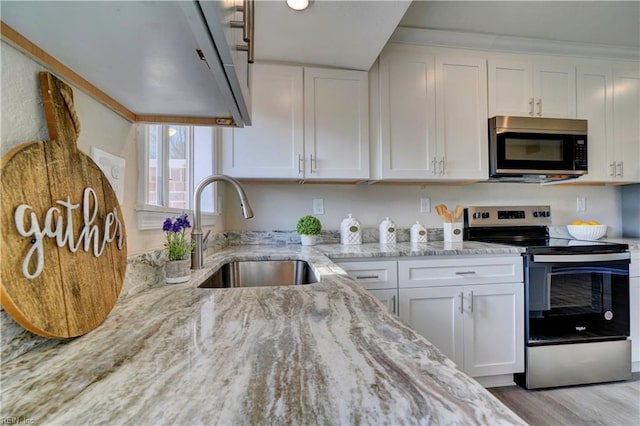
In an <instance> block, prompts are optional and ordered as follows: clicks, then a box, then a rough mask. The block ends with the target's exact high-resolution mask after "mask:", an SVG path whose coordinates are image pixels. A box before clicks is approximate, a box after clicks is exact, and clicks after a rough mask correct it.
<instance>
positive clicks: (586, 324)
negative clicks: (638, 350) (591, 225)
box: [526, 253, 629, 345]
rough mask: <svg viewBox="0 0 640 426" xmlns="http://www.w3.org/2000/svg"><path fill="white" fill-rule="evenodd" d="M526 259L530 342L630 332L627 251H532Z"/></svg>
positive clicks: (579, 339) (612, 337) (581, 339)
mask: <svg viewBox="0 0 640 426" xmlns="http://www.w3.org/2000/svg"><path fill="white" fill-rule="evenodd" d="M526 264H527V274H526V285H527V311H528V325H527V335H528V340H529V344H530V345H532V344H553V343H561V342H586V341H601V340H615V339H626V337H627V336H628V335H629V254H628V253H608V254H582V253H581V254H565V255H532V256H529V258H528V259H527V263H526Z"/></svg>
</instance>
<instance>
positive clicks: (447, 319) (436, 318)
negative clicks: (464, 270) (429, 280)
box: [398, 286, 464, 367]
mask: <svg viewBox="0 0 640 426" xmlns="http://www.w3.org/2000/svg"><path fill="white" fill-rule="evenodd" d="M398 294H399V296H400V306H399V307H400V318H401V319H402V321H404V322H405V323H406V324H408V325H409V326H410V327H411V328H413V329H414V330H415V331H416V332H418V334H420V335H422V336H424V337H425V338H426V339H427V340H429V341H430V342H431V343H433V344H434V345H435V346H436V347H437V348H438V349H439V350H440V351H441V352H442V353H443V354H444V355H446V356H447V357H449V358H451V359H452V360H453V361H454V362H455V363H456V364H458V366H460V367H462V365H463V361H464V358H463V345H464V336H463V318H464V315H463V313H462V297H463V287H458V286H451V287H430V288H412V289H402V288H401V289H400V290H399V291H398Z"/></svg>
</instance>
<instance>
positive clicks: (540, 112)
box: [536, 98, 542, 117]
mask: <svg viewBox="0 0 640 426" xmlns="http://www.w3.org/2000/svg"><path fill="white" fill-rule="evenodd" d="M536 105H538V117H540V116H541V115H542V98H539V99H538V102H536Z"/></svg>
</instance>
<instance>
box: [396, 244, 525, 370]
mask: <svg viewBox="0 0 640 426" xmlns="http://www.w3.org/2000/svg"><path fill="white" fill-rule="evenodd" d="M430 272H431V273H430ZM398 276H399V281H398V285H399V290H398V293H399V309H400V318H401V319H402V320H403V321H404V322H406V323H407V324H408V325H409V326H410V327H411V328H413V329H414V330H416V331H417V332H418V333H420V334H421V335H422V336H424V337H425V338H426V339H427V340H429V341H430V342H431V343H433V344H434V345H435V346H436V347H437V348H438V349H440V350H441V351H442V352H443V353H444V354H445V355H446V356H448V357H449V358H451V359H452V360H453V361H454V362H455V363H456V364H458V366H459V367H460V368H461V369H462V370H463V371H465V372H466V373H467V374H469V375H470V376H473V377H484V376H497V375H508V374H512V373H517V372H522V371H524V284H523V275H522V258H521V257H520V256H517V257H512V256H508V257H504V256H501V257H481V256H474V257H469V258H460V257H456V258H453V257H452V258H439V259H434V260H432V259H428V260H407V261H404V260H401V261H399V262H398ZM421 278H423V279H421Z"/></svg>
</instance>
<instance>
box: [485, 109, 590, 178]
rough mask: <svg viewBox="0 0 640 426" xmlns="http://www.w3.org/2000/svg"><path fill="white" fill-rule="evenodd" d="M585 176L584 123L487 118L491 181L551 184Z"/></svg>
mask: <svg viewBox="0 0 640 426" xmlns="http://www.w3.org/2000/svg"><path fill="white" fill-rule="evenodd" d="M585 174H587V120H576V119H559V118H533V117H514V116H496V117H493V118H490V119H489V176H490V178H491V179H492V180H511V181H553V180H566V179H572V178H577V177H579V176H582V175H585Z"/></svg>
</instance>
